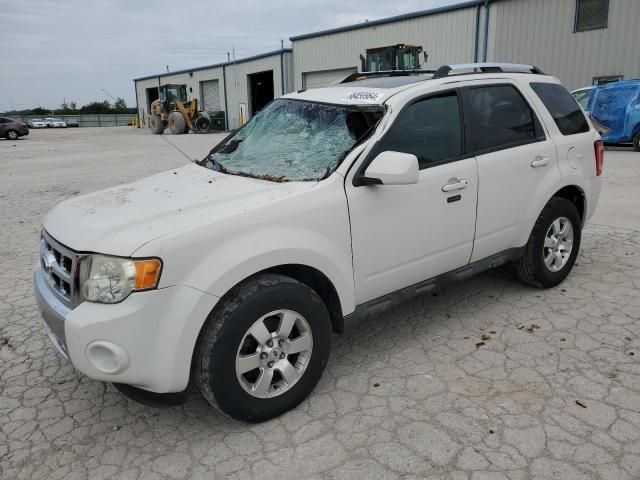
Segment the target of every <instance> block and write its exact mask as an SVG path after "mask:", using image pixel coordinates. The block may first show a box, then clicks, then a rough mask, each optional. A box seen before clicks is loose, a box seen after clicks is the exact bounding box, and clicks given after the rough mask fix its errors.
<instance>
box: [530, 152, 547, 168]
mask: <svg viewBox="0 0 640 480" xmlns="http://www.w3.org/2000/svg"><path fill="white" fill-rule="evenodd" d="M550 163H551V159H550V158H549V157H542V156H540V155H539V156H537V157H536V159H535V160H534V161H533V162H531V166H532V167H533V168H536V167H544V166H545V165H549V164H550Z"/></svg>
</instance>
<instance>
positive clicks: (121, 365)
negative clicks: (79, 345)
mask: <svg viewBox="0 0 640 480" xmlns="http://www.w3.org/2000/svg"><path fill="white" fill-rule="evenodd" d="M87 359H88V360H89V363H91V365H92V366H93V367H94V368H96V369H97V370H99V371H101V372H103V373H106V374H109V375H114V374H117V373H120V372H122V371H123V370H125V369H126V368H127V367H128V366H129V355H127V352H125V351H124V350H123V349H122V348H121V347H119V346H118V345H115V344H113V343H111V342H104V341H96V342H92V343H91V344H89V346H88V347H87Z"/></svg>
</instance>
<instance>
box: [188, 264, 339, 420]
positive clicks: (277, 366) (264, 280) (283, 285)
mask: <svg viewBox="0 0 640 480" xmlns="http://www.w3.org/2000/svg"><path fill="white" fill-rule="evenodd" d="M330 342H331V321H330V319H329V314H328V312H327V309H326V307H325V305H324V303H323V302H322V300H321V299H320V297H319V296H318V294H317V293H316V292H315V291H314V290H312V289H311V288H309V287H307V286H306V285H304V284H302V283H300V282H298V281H296V280H294V279H292V278H289V277H285V276H283V275H274V274H261V275H256V276H255V277H253V278H251V279H249V280H248V281H246V282H245V283H243V284H241V285H240V286H238V287H236V288H235V289H234V290H233V291H232V292H231V293H230V295H229V296H228V298H227V299H226V300H223V303H222V304H221V305H220V307H219V308H216V310H215V311H214V312H213V313H212V315H211V316H210V318H209V319H208V320H207V323H206V324H205V326H204V328H203V331H202V333H201V337H200V340H199V342H198V348H197V350H196V353H195V355H194V378H195V381H196V384H197V385H198V386H199V387H200V390H201V391H202V394H203V395H204V397H205V398H206V399H207V400H208V401H209V403H210V404H211V405H213V406H215V407H218V408H219V409H220V410H222V411H223V412H224V413H226V414H227V415H229V416H231V417H233V418H236V419H239V420H244V421H248V422H260V421H264V420H268V419H270V418H273V417H275V416H277V415H280V414H282V413H284V412H286V411H288V410H290V409H292V408H294V407H295V406H296V405H298V404H299V403H300V402H302V401H303V400H304V399H305V398H306V397H307V396H308V395H309V394H310V393H311V391H312V390H313V388H314V387H315V386H316V384H317V383H318V380H320V377H321V376H322V372H323V371H324V368H325V366H326V364H327V361H328V358H329V350H330Z"/></svg>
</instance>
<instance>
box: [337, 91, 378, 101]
mask: <svg viewBox="0 0 640 480" xmlns="http://www.w3.org/2000/svg"><path fill="white" fill-rule="evenodd" d="M383 96H384V95H383V94H382V93H379V92H365V91H361V92H351V93H350V94H349V95H347V98H345V101H358V102H378V100H379V99H381V98H382V97H383Z"/></svg>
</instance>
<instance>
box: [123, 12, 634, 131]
mask: <svg viewBox="0 0 640 480" xmlns="http://www.w3.org/2000/svg"><path fill="white" fill-rule="evenodd" d="M638 21H640V0H471V1H467V2H464V3H460V4H457V5H453V6H449V7H442V8H436V9H431V10H425V11H420V12H414V13H409V14H405V15H399V16H396V17H391V18H385V19H381V20H375V21H370V22H365V23H360V24H356V25H352V26H348V27H342V28H335V29H331V30H324V31H320V32H315V33H309V34H305V35H298V36H294V37H291V39H290V40H291V44H292V48H291V49H283V50H278V51H276V52H270V53H267V54H264V55H259V56H256V57H251V58H247V59H243V60H238V61H236V62H230V63H223V64H218V65H212V66H208V67H201V68H195V69H191V70H183V71H180V72H172V73H170V74H161V75H154V76H150V77H143V78H139V79H136V80H135V84H136V96H137V102H138V110H139V113H140V115H143V114H144V115H148V111H149V104H150V100H152V99H153V98H155V97H157V87H158V85H160V84H168V83H181V84H186V85H187V86H188V90H189V92H190V95H192V96H194V97H196V98H198V99H199V100H200V101H201V102H202V104H203V105H204V109H206V110H216V109H217V108H219V109H220V110H223V111H225V112H226V115H227V119H228V128H237V127H238V126H240V125H241V123H242V122H243V121H246V120H248V119H249V118H251V116H252V115H253V113H254V112H255V111H257V110H259V108H256V106H257V107H261V106H262V105H263V103H262V100H263V99H264V98H276V97H278V96H280V95H282V94H284V93H288V92H290V91H293V90H299V89H302V88H307V89H308V88H318V87H322V86H326V85H328V84H330V83H331V82H333V81H336V80H340V79H341V78H344V77H345V76H346V75H347V74H349V73H351V72H354V71H357V70H360V55H361V54H362V53H363V52H364V51H365V50H366V49H367V48H373V47H380V46H384V45H394V44H414V45H420V46H422V47H423V49H424V50H425V51H426V52H427V53H428V54H429V58H428V64H427V65H426V66H425V65H423V67H422V68H428V69H437V68H438V67H439V66H441V65H444V64H450V63H469V62H510V63H527V64H533V65H536V66H538V67H540V68H541V69H542V70H543V71H545V72H547V73H549V74H552V75H554V76H556V77H558V78H560V79H561V80H562V81H563V82H564V83H565V85H566V86H567V87H568V88H570V89H575V88H579V87H583V86H587V85H591V84H593V83H601V82H605V81H613V80H618V79H628V78H640V55H639V54H638V52H637V46H638V45H640V30H639V29H638V27H637V25H638ZM269 76H271V77H272V83H268V82H267V83H266V87H265V83H264V81H267V80H268V78H269ZM258 84H260V85H258ZM264 88H267V89H269V88H271V90H272V91H269V92H266V93H265V92H258V93H260V95H257V92H256V90H257V89H263V90H264ZM154 95H155V97H154ZM262 95H266V97H263V96H262ZM256 98H258V99H259V100H260V101H259V102H257V105H256V101H255V100H256Z"/></svg>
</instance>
